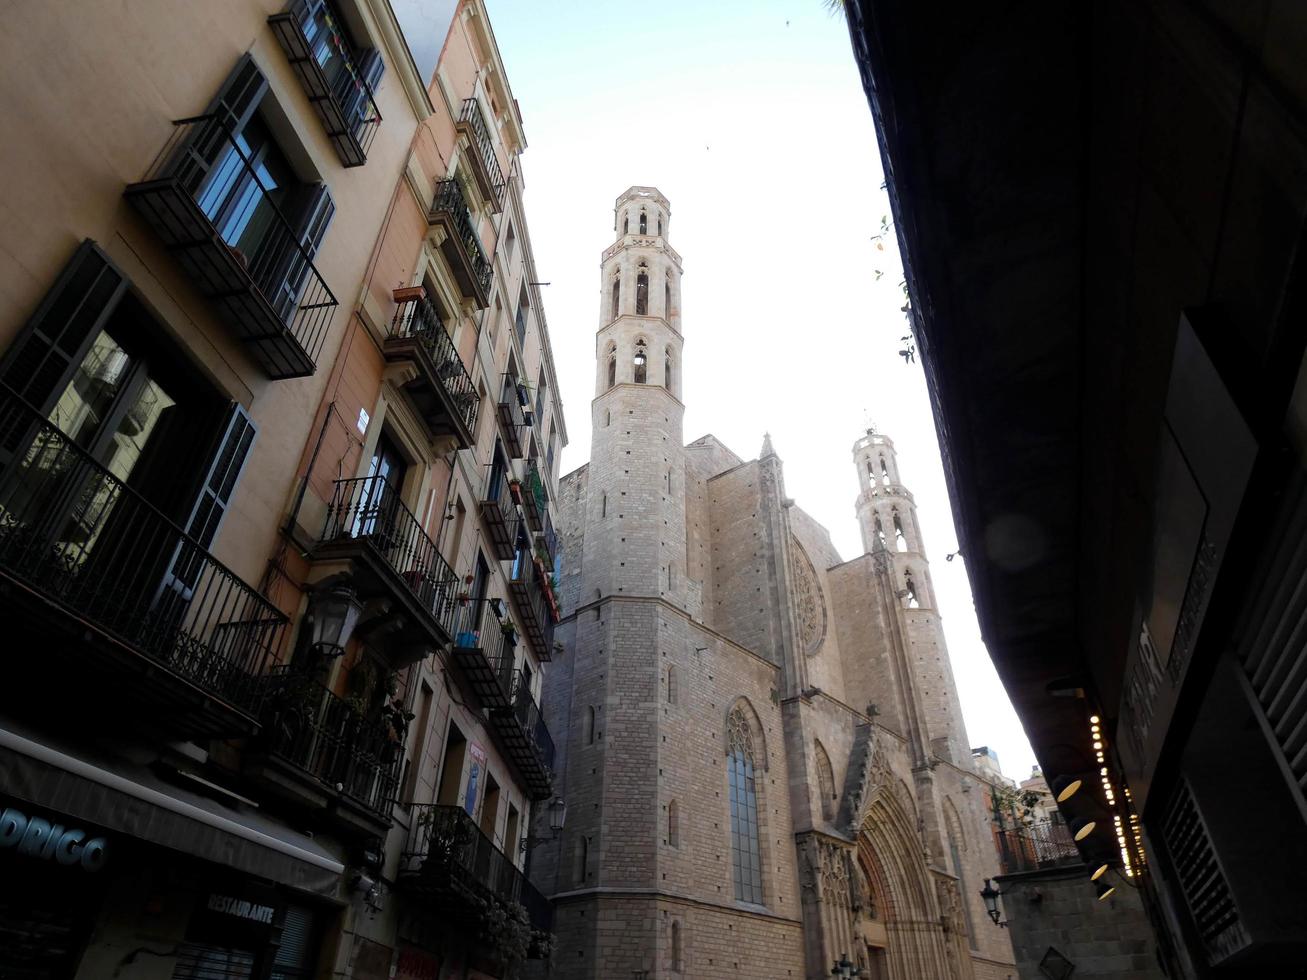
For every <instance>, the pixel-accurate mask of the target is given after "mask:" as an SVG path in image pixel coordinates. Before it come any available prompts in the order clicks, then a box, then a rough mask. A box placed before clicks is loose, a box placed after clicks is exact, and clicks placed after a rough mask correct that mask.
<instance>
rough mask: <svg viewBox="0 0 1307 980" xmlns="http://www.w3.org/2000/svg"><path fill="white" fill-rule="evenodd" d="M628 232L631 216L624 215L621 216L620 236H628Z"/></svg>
mask: <svg viewBox="0 0 1307 980" xmlns="http://www.w3.org/2000/svg"><path fill="white" fill-rule="evenodd" d="M630 231H631V216H630V215H629V214H624V215H622V234H623V235H626V234H629V233H630Z"/></svg>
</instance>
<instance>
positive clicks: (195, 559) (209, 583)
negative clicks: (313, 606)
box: [0, 385, 287, 738]
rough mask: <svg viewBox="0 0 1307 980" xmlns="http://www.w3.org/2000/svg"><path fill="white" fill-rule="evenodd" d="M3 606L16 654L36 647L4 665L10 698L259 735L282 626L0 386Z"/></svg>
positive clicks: (175, 729) (184, 731)
mask: <svg viewBox="0 0 1307 980" xmlns="http://www.w3.org/2000/svg"><path fill="white" fill-rule="evenodd" d="M0 609H3V610H4V611H5V612H7V613H8V617H7V619H6V622H7V623H8V624H9V629H10V635H9V636H8V640H9V643H10V644H11V646H10V649H11V652H15V653H16V652H17V651H18V650H22V649H27V650H29V651H31V652H32V655H30V656H25V657H17V656H15V657H10V658H8V660H7V664H8V666H7V667H6V670H7V671H8V675H7V676H8V680H7V682H6V689H7V691H8V696H9V697H10V698H13V697H22V698H24V699H31V698H32V697H34V696H35V697H40V696H42V693H43V692H44V691H47V690H49V691H51V692H52V693H53V692H55V691H58V697H59V699H60V701H61V703H62V707H61V710H62V711H68V712H72V713H74V714H75V713H77V712H78V711H80V710H81V705H82V702H85V704H86V706H87V707H88V709H91V710H96V711H99V710H112V711H115V712H117V713H119V714H120V715H121V716H122V717H133V716H134V717H137V718H148V719H149V723H150V725H151V726H154V727H158V728H161V729H163V730H166V731H167V732H168V733H169V734H170V735H171V736H174V737H180V738H190V737H202V736H237V735H249V734H253V733H254V732H256V731H257V730H258V727H259V725H258V720H257V719H258V715H259V707H260V704H261V699H262V687H261V686H260V682H259V679H258V678H259V675H260V674H262V673H264V672H265V671H266V670H267V669H268V666H269V665H270V664H271V663H272V662H273V661H274V660H275V659H276V656H277V654H278V652H279V651H280V649H281V645H282V641H283V639H284V634H285V629H286V624H287V620H286V617H285V616H284V615H283V614H282V613H281V611H280V610H278V609H277V608H276V607H275V606H273V605H272V603H270V602H268V600H267V599H265V598H264V597H263V596H261V595H260V594H259V593H258V592H256V591H255V590H254V589H252V588H251V587H250V586H248V585H246V584H245V583H244V582H243V581H241V579H240V578H238V577H237V576H236V574H235V573H234V572H232V571H231V570H230V569H228V568H227V567H226V566H225V565H223V564H222V563H221V562H219V561H218V560H217V559H215V558H214V557H213V556H212V555H211V554H209V552H208V551H207V550H206V549H205V548H203V547H201V545H200V544H199V543H198V542H196V541H195V540H194V539H193V538H191V537H190V536H189V535H187V534H186V532H185V531H183V530H182V529H181V528H180V527H178V526H177V525H176V524H174V523H173V522H172V521H171V520H169V519H168V518H167V517H166V516H165V515H164V514H163V513H162V512H161V511H159V510H158V509H156V508H155V507H154V506H153V505H152V504H150V503H149V502H148V501H147V500H146V499H145V498H143V497H142V496H140V495H139V494H138V493H137V492H136V491H135V490H133V489H132V488H130V487H128V486H127V485H126V484H124V483H123V482H122V481H121V480H119V479H118V477H116V476H114V475H113V474H112V473H110V472H109V471H108V470H106V469H105V468H104V467H102V466H101V465H100V464H99V463H98V462H97V461H96V460H95V459H93V458H92V457H91V456H90V455H89V454H88V453H86V452H84V451H83V450H82V449H81V448H80V447H79V446H77V445H76V444H75V443H74V442H73V441H72V439H71V438H69V437H68V436H67V435H65V434H64V433H63V432H62V431H61V430H60V429H58V428H57V427H55V426H54V425H53V424H51V423H50V422H48V421H47V420H46V419H45V418H43V417H42V416H41V415H40V414H39V413H38V412H36V411H35V410H34V409H33V408H32V407H31V406H29V405H28V404H27V403H25V402H24V401H22V400H21V399H20V398H19V397H18V396H17V395H16V394H14V393H13V392H12V391H11V390H10V389H9V388H7V387H5V386H3V385H0ZM36 651H39V653H37V652H36ZM29 673H30V674H31V675H32V676H31V677H26V675H27V674H29ZM20 676H22V677H25V680H21V681H20V679H19V677H20ZM24 692H25V693H24ZM107 692H112V694H111V696H110V697H108V698H106V697H105V695H106V693H107ZM107 702H112V703H107Z"/></svg>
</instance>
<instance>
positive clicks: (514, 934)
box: [481, 898, 532, 977]
mask: <svg viewBox="0 0 1307 980" xmlns="http://www.w3.org/2000/svg"><path fill="white" fill-rule="evenodd" d="M531 932H532V930H531V917H530V916H529V915H528V914H527V911H526V907H525V906H523V905H522V904H521V903H520V902H515V901H513V900H512V899H509V900H507V901H501V900H500V899H497V898H494V899H491V900H490V904H489V905H487V906H486V910H485V913H484V915H483V917H482V920H481V936H482V939H483V941H484V943H485V946H486V949H487V951H488V952H489V953H490V954H491V956H492V957H493V958H494V959H496V960H498V961H499V962H500V963H501V964H502V965H503V967H504V973H503V975H504V976H505V977H512V976H515V975H516V974H517V965H518V964H519V963H521V962H522V961H523V960H525V959H526V958H527V954H528V953H529V952H530V951H531V938H532V935H531Z"/></svg>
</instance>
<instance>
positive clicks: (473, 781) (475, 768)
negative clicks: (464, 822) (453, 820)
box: [463, 742, 486, 819]
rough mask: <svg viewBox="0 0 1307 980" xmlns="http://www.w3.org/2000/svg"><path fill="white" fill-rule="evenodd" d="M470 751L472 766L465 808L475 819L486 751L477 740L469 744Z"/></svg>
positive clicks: (464, 801) (484, 767) (468, 775)
mask: <svg viewBox="0 0 1307 980" xmlns="http://www.w3.org/2000/svg"><path fill="white" fill-rule="evenodd" d="M468 752H469V754H470V755H471V756H472V767H471V769H470V770H468V774H467V796H466V798H465V799H464V800H463V808H464V809H465V810H467V815H468V816H469V817H472V818H474V819H475V818H476V815H477V804H478V803H479V801H478V800H477V794H478V793H480V792H481V783H482V776H483V774H484V773H485V771H486V752H485V749H483V748H481V746H479V745H477V743H476V742H473V743H472V744H471V745H470V746H469V748H468Z"/></svg>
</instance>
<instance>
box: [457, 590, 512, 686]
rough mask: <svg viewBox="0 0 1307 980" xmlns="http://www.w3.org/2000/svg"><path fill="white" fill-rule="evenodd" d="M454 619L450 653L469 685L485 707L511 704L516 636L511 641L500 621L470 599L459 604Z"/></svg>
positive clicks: (480, 604)
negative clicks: (461, 604) (460, 605)
mask: <svg viewBox="0 0 1307 980" xmlns="http://www.w3.org/2000/svg"><path fill="white" fill-rule="evenodd" d="M455 622H456V624H457V625H456V628H455V633H454V645H453V647H452V648H451V652H452V654H453V657H454V662H455V663H456V664H458V666H459V669H460V670H461V671H462V673H463V679H464V680H465V681H466V682H467V686H468V688H469V689H470V690H471V691H472V693H473V694H475V695H476V697H477V700H479V701H480V702H481V704H482V705H484V706H485V707H487V708H492V709H494V708H507V707H509V706H511V704H512V692H513V653H514V650H515V649H516V645H517V640H516V637H514V638H513V639H512V640H511V641H510V639H509V636H508V635H507V634H506V633H505V632H504V630H503V628H502V627H501V626H500V624H499V621H498V620H496V619H495V618H494V617H493V616H489V615H486V612H485V607H484V604H483V603H478V602H473V601H471V600H469V601H468V602H467V604H466V605H464V606H462V607H460V609H459V612H458V615H457V616H456V619H455Z"/></svg>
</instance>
